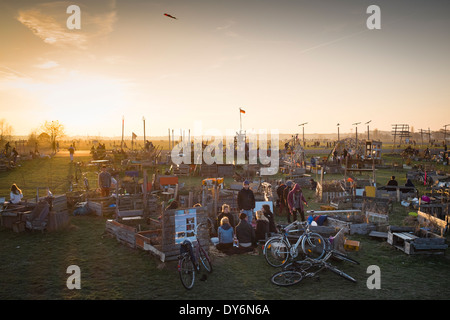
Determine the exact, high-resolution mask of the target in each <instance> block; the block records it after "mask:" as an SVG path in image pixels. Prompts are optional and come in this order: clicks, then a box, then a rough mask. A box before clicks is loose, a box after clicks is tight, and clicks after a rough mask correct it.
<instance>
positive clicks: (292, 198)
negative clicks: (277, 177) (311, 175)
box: [288, 183, 308, 221]
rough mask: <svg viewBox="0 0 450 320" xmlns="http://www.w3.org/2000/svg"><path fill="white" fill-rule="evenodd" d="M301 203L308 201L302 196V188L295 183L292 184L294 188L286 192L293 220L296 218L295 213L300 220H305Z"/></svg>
mask: <svg viewBox="0 0 450 320" xmlns="http://www.w3.org/2000/svg"><path fill="white" fill-rule="evenodd" d="M303 204H306V205H307V204H308V203H307V202H306V199H305V197H304V196H303V191H302V189H301V188H300V186H299V185H298V184H297V183H296V184H295V185H294V188H292V190H291V191H290V192H289V194H288V205H289V210H290V212H291V214H292V216H293V221H296V220H297V213H299V214H300V218H301V219H302V221H305V211H304V205H303Z"/></svg>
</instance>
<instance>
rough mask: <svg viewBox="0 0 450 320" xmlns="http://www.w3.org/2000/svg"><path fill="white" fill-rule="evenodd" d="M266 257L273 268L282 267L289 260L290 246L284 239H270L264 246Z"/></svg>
mask: <svg viewBox="0 0 450 320" xmlns="http://www.w3.org/2000/svg"><path fill="white" fill-rule="evenodd" d="M264 257H265V258H266V261H267V263H268V264H269V265H270V266H272V267H275V268H277V267H281V266H283V265H285V264H286V263H287V261H288V259H289V245H288V244H287V243H286V241H284V240H283V238H272V239H269V240H268V241H267V242H266V244H265V245H264Z"/></svg>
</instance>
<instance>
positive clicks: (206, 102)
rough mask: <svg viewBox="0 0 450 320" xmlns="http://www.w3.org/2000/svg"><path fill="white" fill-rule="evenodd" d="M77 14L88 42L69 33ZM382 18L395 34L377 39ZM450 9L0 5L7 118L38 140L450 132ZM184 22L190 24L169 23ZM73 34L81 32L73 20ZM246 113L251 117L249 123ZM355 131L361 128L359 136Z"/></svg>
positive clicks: (0, 91) (244, 1)
mask: <svg viewBox="0 0 450 320" xmlns="http://www.w3.org/2000/svg"><path fill="white" fill-rule="evenodd" d="M70 5H77V6H79V8H80V12H81V15H80V21H81V25H80V27H81V28H80V29H69V28H68V27H67V21H68V19H69V18H70V17H71V16H72V12H69V13H67V8H68V7H69V6H70ZM370 5H377V6H378V7H379V8H380V13H381V14H380V20H379V21H380V26H381V29H374V30H371V29H369V28H368V27H367V20H368V19H369V18H371V16H372V13H371V12H370V13H367V8H368V7H369V6H370ZM449 9H450V3H449V2H448V1H436V0H430V1H415V0H408V1H407V0H396V1H386V0H385V1H379V0H370V1H365V0H327V1H323V0H308V1H301V0H227V1H225V0H220V1H219V0H164V1H163V0H160V1H154V0H126V1H125V0H95V1H92V0H84V1H39V0H14V1H13V0H0V119H5V120H6V122H7V123H8V124H9V125H11V126H12V128H13V134H15V135H28V134H30V133H31V132H32V131H36V130H39V128H40V126H41V125H42V124H43V123H44V122H45V121H53V120H58V121H59V122H60V123H62V124H63V125H64V126H65V131H66V134H67V135H69V136H74V135H81V136H120V135H121V134H122V120H124V134H125V135H126V136H130V135H131V133H132V132H134V133H135V134H136V135H137V136H138V139H142V137H143V133H144V132H143V131H144V125H143V119H145V130H146V135H147V136H167V134H168V129H174V131H175V133H178V132H179V131H180V129H185V130H188V129H192V128H194V125H195V122H196V121H200V122H201V123H202V128H203V129H204V130H206V129H209V128H213V129H217V130H219V131H220V132H223V134H225V132H226V130H228V129H232V130H238V129H239V128H240V126H241V122H240V120H242V128H243V129H244V130H250V129H255V130H258V129H266V130H272V129H277V130H279V132H280V133H301V132H302V127H301V126H299V124H301V123H307V124H306V125H305V126H304V129H305V133H306V134H307V133H336V132H337V123H339V124H340V126H339V127H340V132H341V133H342V132H351V131H352V130H355V128H356V127H357V128H358V132H364V131H365V130H366V125H365V123H366V122H368V121H371V122H370V129H371V130H372V129H375V128H376V129H378V130H387V131H390V130H391V126H392V124H409V125H410V127H414V130H415V131H416V132H417V131H418V130H420V129H425V130H426V129H428V128H430V129H431V130H440V129H442V128H443V126H444V125H446V124H450V90H449V88H450V59H449V57H450V37H449V36H448V35H449V33H450V10H449ZM164 13H168V14H171V15H172V16H174V17H176V18H177V19H172V18H169V17H167V16H164ZM71 21H72V20H71ZM239 108H242V109H243V110H245V114H241V113H240V112H239ZM354 123H360V124H358V125H353V124H354Z"/></svg>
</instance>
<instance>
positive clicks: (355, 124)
mask: <svg viewBox="0 0 450 320" xmlns="http://www.w3.org/2000/svg"><path fill="white" fill-rule="evenodd" d="M360 123H361V122H356V123H354V124H353V125H354V126H355V128H356V146H355V148H357V146H358V124H360Z"/></svg>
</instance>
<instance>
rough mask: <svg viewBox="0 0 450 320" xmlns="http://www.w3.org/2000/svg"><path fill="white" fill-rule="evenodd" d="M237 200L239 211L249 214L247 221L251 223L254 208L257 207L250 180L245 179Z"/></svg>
mask: <svg viewBox="0 0 450 320" xmlns="http://www.w3.org/2000/svg"><path fill="white" fill-rule="evenodd" d="M237 202H238V209H239V211H240V212H242V213H245V214H246V215H247V217H248V219H247V221H248V223H249V224H250V225H251V224H252V221H253V209H255V195H254V194H253V191H252V189H250V182H249V181H248V180H245V181H244V184H243V187H242V189H241V190H239V193H238V198H237Z"/></svg>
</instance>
